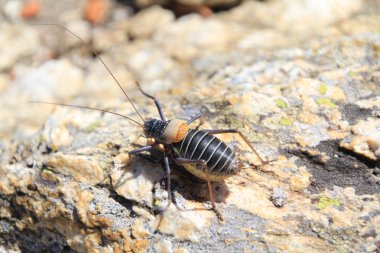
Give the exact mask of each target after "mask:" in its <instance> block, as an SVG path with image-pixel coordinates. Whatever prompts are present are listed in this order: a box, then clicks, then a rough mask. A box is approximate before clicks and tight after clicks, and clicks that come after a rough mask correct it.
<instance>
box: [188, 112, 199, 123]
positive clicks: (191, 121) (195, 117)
mask: <svg viewBox="0 0 380 253" xmlns="http://www.w3.org/2000/svg"><path fill="white" fill-rule="evenodd" d="M201 117H202V115H201V114H197V115H195V116H194V117H192V118H191V119H189V120H188V121H187V122H186V125H190V124H191V123H193V122H194V121H196V120H197V119H199V118H201ZM201 120H202V118H201Z"/></svg>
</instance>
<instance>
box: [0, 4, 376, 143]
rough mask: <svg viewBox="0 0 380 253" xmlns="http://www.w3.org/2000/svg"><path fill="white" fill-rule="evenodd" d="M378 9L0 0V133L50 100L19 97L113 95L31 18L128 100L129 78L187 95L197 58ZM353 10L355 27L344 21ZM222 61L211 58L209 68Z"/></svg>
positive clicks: (22, 127)
mask: <svg viewBox="0 0 380 253" xmlns="http://www.w3.org/2000/svg"><path fill="white" fill-rule="evenodd" d="M378 9H379V1H376V0H334V1H330V0H320V1H313V0H287V1H280V0H272V1H240V0H159V1H155V0H136V1H132V0H131V1H113V0H87V1H86V0H81V1H77V0H75V1H74V0H73V1H71V0H68V1H48V0H1V1H0V103H1V105H0V106H1V111H0V112H1V113H0V122H1V124H0V136H1V137H2V138H16V139H23V138H25V137H27V136H30V135H33V134H34V133H35V131H36V130H37V129H38V128H39V127H40V126H41V124H42V123H43V122H44V121H45V120H46V118H47V116H48V115H49V113H50V112H51V106H41V105H32V104H28V103H27V101H28V100H43V101H56V102H69V101H73V99H76V100H77V101H76V102H78V103H82V104H83V103H84V104H86V105H89V104H93V105H94V104H96V103H100V102H101V103H102V104H103V105H104V104H108V106H111V105H112V103H111V102H110V101H109V100H110V99H115V98H116V99H117V98H121V97H122V96H123V95H122V93H121V92H120V90H119V89H118V87H117V86H116V85H115V83H113V80H112V79H111V77H110V75H109V74H108V73H107V72H106V70H105V68H104V67H103V66H102V65H101V64H100V62H99V61H98V60H96V59H95V58H94V54H93V53H92V52H91V50H90V49H89V47H87V46H84V45H83V43H82V42H81V41H79V40H78V39H77V38H75V37H74V36H73V35H71V34H69V33H67V32H65V31H64V30H62V29H59V28H57V27H54V26H36V25H35V24H60V25H63V26H65V27H67V28H68V29H69V30H70V31H72V32H73V33H75V34H77V35H78V36H79V37H81V38H82V39H83V40H85V41H86V42H87V43H88V44H90V45H91V47H92V48H93V49H94V50H96V52H98V53H99V54H100V55H101V56H102V57H103V58H104V60H105V62H106V64H107V65H108V67H109V68H110V69H111V71H112V72H113V73H114V74H115V76H116V77H117V78H118V80H119V81H120V83H122V84H123V86H124V87H125V88H126V89H127V90H128V92H129V93H131V95H132V96H133V95H135V92H136V87H135V86H134V82H133V80H135V79H136V80H139V81H140V82H141V83H142V85H143V86H144V87H145V88H146V89H147V90H148V91H149V92H154V93H156V94H157V95H159V96H160V95H161V94H160V93H162V94H164V95H163V96H165V94H167V95H170V94H176V93H180V94H186V93H187V92H191V89H192V87H193V88H194V87H195V86H194V85H196V84H195V83H196V82H198V81H199V80H202V78H203V77H202V69H203V70H204V69H205V68H208V67H210V66H209V64H206V66H203V65H202V62H201V61H197V59H199V58H200V56H205V55H211V54H214V55H216V54H226V53H231V54H234V55H235V56H233V57H238V58H239V57H240V56H236V55H240V54H242V55H244V54H251V55H252V56H253V55H256V54H257V53H258V52H265V51H270V50H273V49H278V48H284V47H297V46H299V45H302V43H304V41H307V40H308V39H309V38H310V37H313V36H317V35H319V36H320V35H323V36H325V37H327V38H328V39H325V40H330V39H331V40H333V38H334V36H338V35H342V34H346V35H347V34H357V33H360V32H365V31H371V30H374V31H376V29H377V31H378V29H379V26H378V19H377V18H374V17H375V16H376V15H378ZM353 16H355V17H356V18H355V20H358V19H360V20H361V23H360V24H359V22H356V21H355V20H353V21H347V20H349V19H350V17H353ZM344 20H346V22H343V21H344ZM311 44H312V43H311ZM308 46H311V47H312V46H314V47H315V48H317V47H318V42H314V45H313V44H312V45H308ZM236 52H238V53H237V54H236ZM258 57H260V56H258ZM242 60H243V58H242ZM226 62H227V63H228V60H226V59H225V58H224V59H220V60H218V59H217V58H215V59H214V60H213V62H212V64H213V65H214V70H217V69H218V67H217V66H222V65H225V64H226ZM206 72H207V71H206ZM208 72H210V71H208ZM211 72H212V71H211ZM201 88H202V86H201ZM201 88H196V89H195V90H200V89H201ZM184 92H186V93H184ZM107 100H108V101H107ZM110 103H111V104H110Z"/></svg>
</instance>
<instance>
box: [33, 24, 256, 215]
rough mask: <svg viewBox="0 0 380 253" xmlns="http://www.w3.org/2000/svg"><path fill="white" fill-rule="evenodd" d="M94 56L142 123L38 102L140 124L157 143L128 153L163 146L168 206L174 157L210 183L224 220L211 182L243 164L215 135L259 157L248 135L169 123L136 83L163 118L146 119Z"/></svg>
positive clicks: (231, 130) (195, 174)
mask: <svg viewBox="0 0 380 253" xmlns="http://www.w3.org/2000/svg"><path fill="white" fill-rule="evenodd" d="M55 26H57V27H59V28H61V29H64V30H66V31H67V32H69V33H71V34H73V35H74V36H76V37H77V38H78V39H79V40H81V41H82V43H84V44H85V45H87V46H88V44H87V43H86V42H84V41H83V40H82V39H81V38H79V37H78V36H77V35H75V34H74V33H72V32H71V31H69V30H68V29H66V28H65V27H62V26H60V25H55ZM91 51H92V53H93V54H94V55H96V56H97V57H98V59H99V60H100V61H101V62H102V64H103V65H104V66H105V68H106V69H107V71H108V72H109V73H110V74H111V76H112V78H113V79H114V80H115V82H116V83H117V85H118V86H119V88H120V89H121V90H122V92H123V93H124V95H125V96H126V97H127V99H128V101H129V102H130V103H131V105H132V107H133V108H134V110H135V111H136V113H137V114H138V116H139V117H140V119H141V120H142V124H141V123H139V122H138V121H136V120H134V119H132V118H129V117H127V116H124V115H121V114H118V113H115V112H111V111H107V110H103V109H98V108H92V107H86V106H78V105H67V104H61V103H51V102H39V101H35V102H37V103H47V104H56V105H62V106H71V107H78V108H84V109H91V110H98V111H102V112H107V113H112V114H114V115H118V116H121V117H124V118H126V119H128V120H130V121H131V122H133V123H135V124H137V125H139V126H140V127H142V129H143V130H144V133H145V135H146V137H147V138H153V139H154V140H155V142H154V144H152V145H148V146H144V147H141V148H139V149H135V150H132V151H130V152H129V154H130V155H134V154H138V153H141V152H145V151H149V150H152V149H154V148H155V146H156V145H159V144H163V145H164V154H163V155H164V163H165V169H166V174H167V191H168V206H169V205H170V203H171V193H170V191H171V190H170V189H171V188H170V164H169V155H171V154H172V155H174V157H173V159H174V162H175V163H176V164H178V165H181V166H183V167H185V168H186V169H187V170H188V171H189V172H190V173H192V174H193V175H194V176H196V177H198V178H201V179H204V180H206V181H207V185H208V190H209V194H210V199H211V203H212V208H213V210H214V211H215V213H216V214H217V216H218V217H219V218H220V219H223V218H222V216H221V215H220V213H219V212H218V211H217V209H216V205H215V201H214V196H213V193H212V188H211V181H219V180H223V179H225V178H227V177H229V176H232V175H234V174H236V173H237V172H238V171H239V170H240V167H241V165H240V162H239V159H238V155H237V154H236V153H235V152H234V151H233V150H232V149H231V148H230V147H228V146H227V145H226V144H225V143H224V142H223V141H221V140H220V139H218V138H217V137H216V136H215V135H216V134H221V133H236V134H239V135H240V136H241V137H242V138H243V140H244V141H245V142H246V143H247V144H248V145H249V146H250V148H251V149H252V151H254V152H255V154H256V155H257V156H258V157H259V159H260V160H261V162H263V161H262V159H261V158H260V156H259V155H258V154H257V152H256V151H255V149H254V148H253V147H252V146H251V145H250V143H249V142H248V140H247V139H246V138H245V136H244V135H243V134H242V133H241V132H240V131H238V130H236V129H224V130H218V129H217V130H214V129H209V130H207V129H206V130H195V129H190V128H189V125H190V123H192V122H193V121H195V120H196V119H198V118H199V117H200V115H197V116H195V117H193V118H191V119H190V120H189V121H187V122H185V121H182V120H179V119H173V120H167V119H166V117H165V115H164V112H163V110H162V108H161V105H160V102H159V101H158V100H157V99H156V98H155V97H153V96H151V95H149V94H147V93H146V92H145V91H143V89H142V88H141V87H140V85H139V83H138V82H136V85H137V87H138V89H139V90H140V91H141V92H142V93H143V94H144V95H145V96H146V97H148V98H149V99H152V100H154V103H155V105H156V107H157V110H158V112H159V115H160V119H148V120H145V119H144V118H143V117H142V116H141V114H140V113H139V112H138V110H137V108H136V107H135V105H134V104H133V103H132V101H131V99H130V98H129V96H128V95H127V93H126V92H125V90H124V89H123V88H122V87H121V85H120V84H119V82H118V81H117V80H116V78H115V77H114V75H113V74H112V73H111V71H110V70H109V69H108V67H107V65H106V64H105V63H104V62H103V60H102V59H101V58H100V57H99V56H98V54H97V53H96V52H95V51H94V50H91Z"/></svg>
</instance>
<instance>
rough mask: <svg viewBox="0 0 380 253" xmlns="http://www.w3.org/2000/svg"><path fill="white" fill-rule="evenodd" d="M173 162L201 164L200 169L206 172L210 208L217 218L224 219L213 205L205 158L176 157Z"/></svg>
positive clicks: (213, 199)
mask: <svg viewBox="0 0 380 253" xmlns="http://www.w3.org/2000/svg"><path fill="white" fill-rule="evenodd" d="M174 162H175V163H176V164H178V165H186V164H192V165H201V167H202V169H204V170H205V172H206V179H207V187H208V192H209V194H210V200H211V205H212V210H214V212H215V214H216V216H217V217H218V218H219V220H222V221H223V220H224V219H223V216H222V214H221V213H220V212H219V211H218V209H217V208H216V205H215V198H214V193H213V192H212V187H211V181H210V175H209V171H208V168H207V163H206V161H205V160H191V159H186V158H183V157H177V158H176V159H175V160H174Z"/></svg>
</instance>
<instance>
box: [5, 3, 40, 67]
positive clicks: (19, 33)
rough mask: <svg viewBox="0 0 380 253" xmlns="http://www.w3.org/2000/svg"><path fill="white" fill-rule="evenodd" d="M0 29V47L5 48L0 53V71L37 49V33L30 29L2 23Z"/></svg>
mask: <svg viewBox="0 0 380 253" xmlns="http://www.w3.org/2000/svg"><path fill="white" fill-rule="evenodd" d="M12 2H14V1H12ZM0 29H1V31H2V32H1V33H2V36H1V40H0V46H1V47H2V48H7V50H2V51H1V53H0V70H4V69H8V68H11V67H12V66H13V64H15V63H16V61H17V60H19V59H20V58H22V57H25V56H30V55H31V54H32V53H33V51H34V50H35V48H36V47H38V38H37V33H36V32H35V31H34V29H32V28H31V27H28V28H25V27H24V26H23V25H9V24H7V23H2V24H1V26H0ZM25 41H28V43H25ZM10 45H12V46H10Z"/></svg>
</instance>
